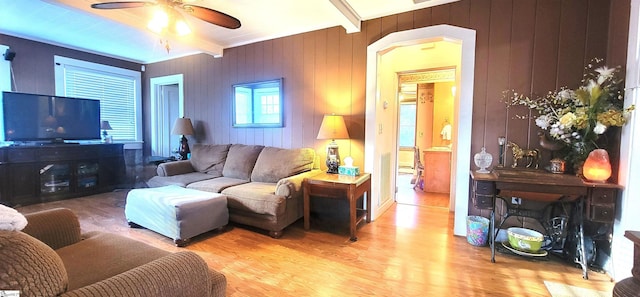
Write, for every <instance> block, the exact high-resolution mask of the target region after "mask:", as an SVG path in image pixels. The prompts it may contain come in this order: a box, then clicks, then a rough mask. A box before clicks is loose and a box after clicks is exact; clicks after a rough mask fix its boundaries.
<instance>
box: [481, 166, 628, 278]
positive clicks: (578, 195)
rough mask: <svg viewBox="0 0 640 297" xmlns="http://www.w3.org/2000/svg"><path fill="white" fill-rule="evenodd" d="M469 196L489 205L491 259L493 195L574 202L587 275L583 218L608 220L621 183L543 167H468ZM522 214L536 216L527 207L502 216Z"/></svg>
mask: <svg viewBox="0 0 640 297" xmlns="http://www.w3.org/2000/svg"><path fill="white" fill-rule="evenodd" d="M471 179H472V200H473V203H474V205H475V206H476V207H477V208H480V209H490V210H491V218H490V230H493V232H491V236H490V239H489V244H490V247H491V262H495V245H496V243H495V237H496V232H498V231H499V230H495V206H496V198H498V197H499V196H500V197H520V198H522V199H524V200H533V201H540V202H549V203H551V202H558V201H563V202H566V201H568V202H572V201H573V202H575V203H576V204H577V211H576V216H577V225H578V226H577V228H578V251H577V254H579V255H578V257H577V259H575V261H576V263H578V264H579V265H580V266H581V267H582V276H583V278H584V279H588V274H587V268H588V267H587V259H586V257H585V243H584V230H583V222H584V220H585V219H586V220H590V221H595V222H602V223H612V222H613V220H614V218H615V201H616V197H617V194H618V190H620V189H621V188H622V187H621V186H619V185H616V184H611V183H591V182H587V181H585V180H583V179H581V178H579V177H577V176H575V175H571V174H553V173H548V172H546V171H543V170H530V169H522V170H518V169H506V168H501V169H494V170H493V171H491V172H490V173H478V172H475V171H471ZM509 215H515V216H525V217H532V218H536V219H539V217H538V213H537V212H535V211H531V210H527V209H520V208H518V209H509V208H507V213H506V214H505V216H509Z"/></svg>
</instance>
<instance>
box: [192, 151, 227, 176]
mask: <svg viewBox="0 0 640 297" xmlns="http://www.w3.org/2000/svg"><path fill="white" fill-rule="evenodd" d="M229 147H230V145H229V144H199V143H197V144H194V145H193V147H192V148H191V159H190V160H191V166H193V169H195V170H196V171H198V172H204V173H207V174H211V175H214V176H216V177H218V176H222V168H223V167H224V161H225V160H226V159H227V153H228V152H229Z"/></svg>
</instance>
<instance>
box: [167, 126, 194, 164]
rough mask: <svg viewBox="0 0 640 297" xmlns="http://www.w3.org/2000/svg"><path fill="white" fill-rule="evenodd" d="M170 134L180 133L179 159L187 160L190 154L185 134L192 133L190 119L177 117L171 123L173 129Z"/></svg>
mask: <svg viewBox="0 0 640 297" xmlns="http://www.w3.org/2000/svg"><path fill="white" fill-rule="evenodd" d="M171 134H173V135H182V137H181V138H180V149H179V150H178V154H180V160H187V159H188V158H189V154H191V150H189V142H188V141H187V137H185V135H193V134H194V132H193V125H192V124H191V119H190V118H184V117H183V118H177V119H176V121H175V122H174V123H173V130H171Z"/></svg>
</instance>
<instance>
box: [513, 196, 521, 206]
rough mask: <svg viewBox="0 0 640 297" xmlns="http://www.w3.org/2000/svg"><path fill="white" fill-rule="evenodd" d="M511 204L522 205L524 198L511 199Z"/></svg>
mask: <svg viewBox="0 0 640 297" xmlns="http://www.w3.org/2000/svg"><path fill="white" fill-rule="evenodd" d="M511 204H515V205H520V204H522V198H518V197H511Z"/></svg>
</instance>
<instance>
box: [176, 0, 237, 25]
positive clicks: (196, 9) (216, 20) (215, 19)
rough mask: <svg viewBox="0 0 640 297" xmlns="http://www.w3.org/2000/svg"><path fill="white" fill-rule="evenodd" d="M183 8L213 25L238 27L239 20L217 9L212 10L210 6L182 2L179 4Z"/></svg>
mask: <svg viewBox="0 0 640 297" xmlns="http://www.w3.org/2000/svg"><path fill="white" fill-rule="evenodd" d="M180 7H181V8H182V9H184V11H185V12H187V13H188V14H190V15H192V16H194V17H196V18H199V19H201V20H203V21H205V22H208V23H212V24H214V25H218V26H221V27H225V28H229V29H237V28H240V21H239V20H238V19H236V18H234V17H232V16H230V15H228V14H226V13H223V12H219V11H217V10H213V9H210V8H206V7H202V6H197V5H190V4H183V5H181V6H180Z"/></svg>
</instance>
